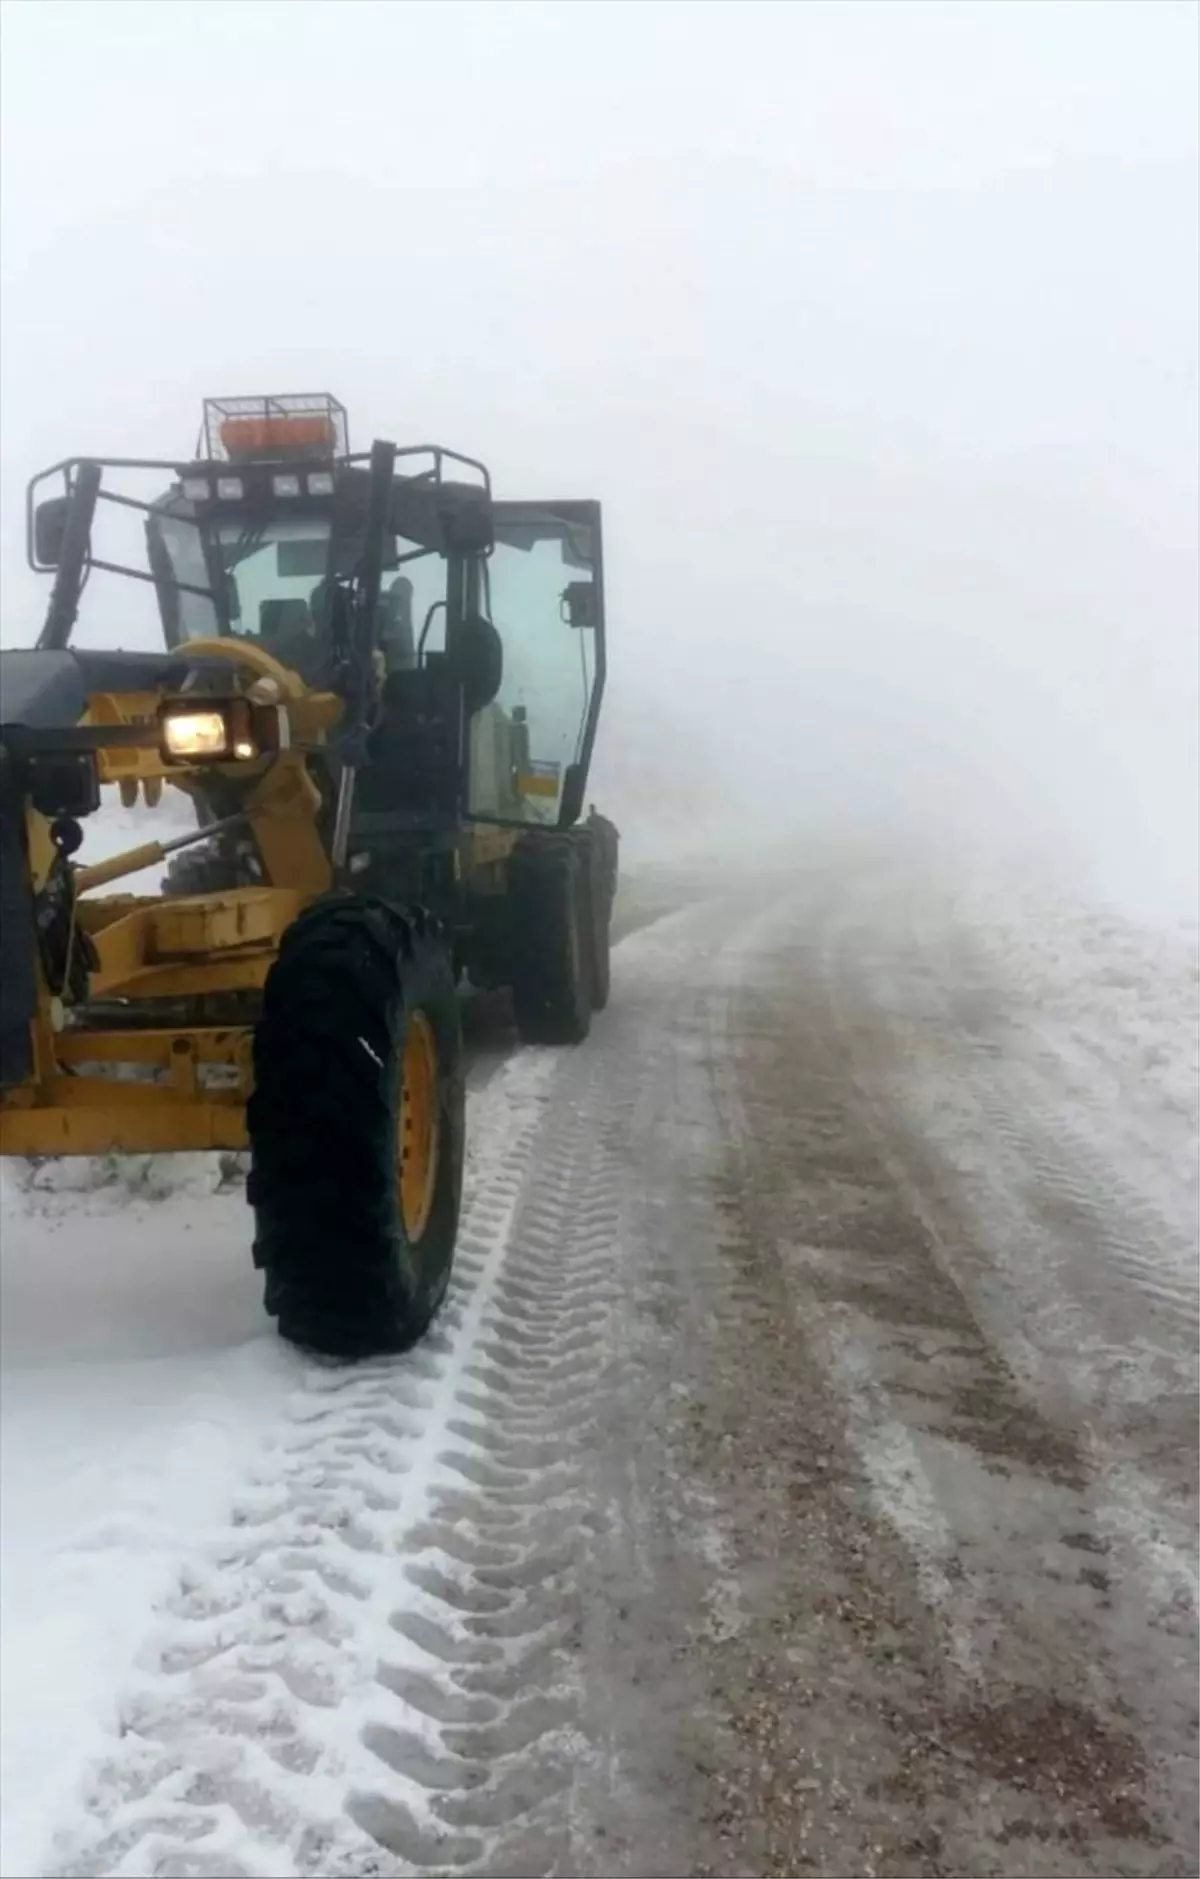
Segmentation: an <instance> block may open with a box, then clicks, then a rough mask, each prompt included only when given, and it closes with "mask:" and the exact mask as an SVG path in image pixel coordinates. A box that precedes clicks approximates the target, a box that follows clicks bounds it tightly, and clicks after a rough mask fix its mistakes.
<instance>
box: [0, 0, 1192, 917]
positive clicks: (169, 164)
mask: <svg viewBox="0 0 1200 1879" xmlns="http://www.w3.org/2000/svg"><path fill="white" fill-rule="evenodd" d="M1198 17H1200V16H1198V12H1197V8H1196V6H1195V5H1193V4H1190V0H1133V3H1132V4H1123V3H1121V0H1109V3H1105V0H1097V3H1095V4H1093V3H1092V0H1063V3H1061V4H1059V3H1055V0H1047V3H1045V4H1042V3H1040V0H1001V3H1000V4H995V5H993V4H986V5H985V4H980V5H974V4H970V3H969V0H953V3H951V4H921V3H912V4H910V3H909V0H884V4H881V5H876V4H872V3H871V0H841V3H840V4H831V5H826V4H817V3H815V0H809V3H808V4H789V3H788V0H768V4H766V5H758V4H753V3H752V0H738V3H737V4H725V3H724V0H707V3H705V0H668V3H667V4H656V3H654V0H636V3H635V0H602V4H599V5H592V4H589V3H588V0H565V3H562V4H551V5H534V4H528V5H525V4H507V5H505V4H499V5H492V6H485V5H475V4H469V3H467V0H435V4H433V5H425V4H418V3H415V0H414V3H410V4H404V3H402V0H381V3H379V4H375V3H374V0H337V3H336V4H324V3H322V0H312V3H311V4H309V3H306V0H267V3H266V4H257V3H254V0H203V3H202V4H198V5H196V4H192V3H191V0H163V3H161V4H160V3H158V0H151V3H150V4H141V3H140V0H138V3H134V4H115V3H114V0H83V3H82V4H76V3H75V0H4V5H3V8H2V11H0V28H2V43H0V74H2V83H3V99H2V111H0V135H2V140H3V151H2V155H3V163H2V168H0V187H2V189H3V205H2V206H3V223H2V230H0V233H2V255H0V262H2V270H3V273H2V290H3V300H2V304H0V313H2V325H0V339H2V373H3V379H2V386H0V408H2V413H3V424H2V427H0V471H2V473H3V491H2V495H0V553H2V556H3V564H2V565H3V574H4V607H3V617H2V624H0V632H2V634H3V637H4V639H5V641H6V642H7V643H10V644H12V643H21V642H28V641H29V640H31V639H32V637H33V635H34V633H35V631H36V628H37V624H38V617H39V612H40V608H41V606H42V604H43V603H44V594H43V593H42V591H41V590H40V588H39V587H38V586H37V584H35V583H33V582H32V581H31V580H29V578H28V577H27V576H26V575H25V574H24V572H23V566H22V541H21V527H22V524H21V501H22V490H23V484H24V481H25V479H26V477H27V476H28V475H29V474H30V473H31V472H32V471H33V470H34V469H35V468H37V467H40V466H41V465H42V464H44V463H48V462H50V461H52V460H54V459H55V458H57V457H59V456H61V455H65V454H68V453H72V452H76V451H83V450H96V451H103V452H109V453H113V454H120V453H122V452H129V453H131V454H136V453H141V452H145V453H148V454H150V453H155V454H157V453H161V454H163V455H168V456H170V455H174V454H176V453H178V452H181V451H186V450H188V449H190V447H191V445H192V442H193V439H194V436H195V432H196V428H197V420H198V412H199V403H200V399H201V398H202V397H203V395H204V394H205V393H210V392H217V393H219V392H240V391H256V390H307V389H323V388H328V389H330V390H333V391H335V392H336V393H337V394H338V395H339V396H340V397H341V398H342V399H343V400H344V401H345V402H346V403H347V404H348V406H349V407H350V413H351V423H352V431H353V434H354V437H355V441H356V443H357V444H358V445H359V446H360V447H361V446H364V445H365V444H366V443H367V442H368V441H369V438H370V435H371V434H382V435H389V436H393V437H395V438H396V439H397V441H400V442H404V441H417V440H423V439H426V438H429V437H436V438H438V439H440V440H441V441H444V442H446V443H448V444H452V445H456V446H458V447H460V448H462V449H465V450H467V451H470V452H471V453H473V454H477V455H480V456H483V457H484V458H486V459H487V460H488V462H489V463H490V464H491V467H492V470H493V474H494V477H495V479H496V482H497V484H498V486H499V487H500V489H501V490H502V491H503V492H504V493H508V494H512V495H539V494H547V495H556V494H563V495H567V494H573V495H594V496H599V497H600V498H601V499H602V500H603V501H604V504H605V510H606V519H607V530H608V541H607V550H608V584H609V600H610V635H611V645H610V658H611V663H612V670H613V676H612V690H611V694H610V700H609V703H610V710H609V712H608V715H607V718H606V723H605V729H604V738H603V760H604V773H605V775H606V776H607V777H608V778H609V779H610V782H611V787H612V789H613V790H614V791H615V792H616V794H617V795H618V796H619V798H620V806H621V810H622V814H623V816H624V818H625V820H626V821H628V820H630V819H631V818H634V819H636V817H637V815H638V813H639V808H638V799H639V789H640V787H641V783H640V779H642V778H643V777H648V776H649V775H650V774H651V772H653V774H654V776H655V778H656V790H657V788H658V787H659V786H660V785H659V781H658V779H660V778H661V772H662V770H663V766H664V761H665V763H666V766H667V771H668V777H671V776H674V777H676V778H677V779H678V783H679V787H680V790H681V792H682V793H684V794H685V796H689V797H690V796H693V795H694V797H695V801H696V807H697V811H698V812H701V811H703V810H705V809H706V808H707V806H708V797H709V796H711V795H713V794H716V793H719V792H720V791H734V792H736V793H737V795H738V800H739V803H740V802H741V801H742V800H743V799H745V798H749V799H751V800H756V801H757V803H758V804H759V805H760V809H761V813H762V815H763V816H764V817H767V818H777V817H780V816H784V815H790V814H791V813H793V812H795V813H797V814H799V815H802V816H805V817H809V816H813V815H819V816H821V817H828V818H845V819H852V820H856V821H858V822H860V823H862V824H865V825H867V826H872V825H875V826H878V825H880V824H882V822H883V821H885V820H887V819H890V820H891V821H893V822H895V821H897V820H898V821H899V822H900V823H904V822H905V821H907V822H908V823H911V824H912V825H914V826H917V827H920V828H921V829H923V830H924V831H926V832H928V831H929V830H931V829H932V830H933V831H934V832H935V833H936V831H937V830H938V828H939V827H941V826H943V825H944V826H945V828H946V829H947V830H948V831H949V830H951V829H952V828H957V829H959V830H961V829H962V828H963V827H964V826H965V827H967V828H968V829H970V828H977V830H978V831H979V833H980V835H981V836H983V837H986V839H988V840H997V841H998V840H999V839H1001V835H1002V833H1003V832H1005V831H1006V830H1011V829H1012V828H1014V827H1015V828H1017V829H1019V830H1020V831H1021V832H1022V833H1023V834H1027V835H1029V836H1030V837H1035V836H1036V837H1037V838H1038V839H1040V840H1044V842H1045V843H1046V845H1048V846H1049V847H1051V848H1053V847H1055V846H1059V847H1062V848H1063V849H1064V851H1065V853H1066V855H1067V856H1068V857H1069V858H1070V859H1071V861H1072V862H1074V861H1076V860H1078V861H1082V862H1085V863H1087V864H1089V865H1091V866H1093V867H1094V868H1095V869H1096V870H1097V871H1098V873H1099V875H1100V877H1101V879H1102V881H1103V882H1104V883H1105V884H1106V885H1107V886H1108V887H1109V888H1111V890H1112V891H1116V892H1122V893H1126V894H1129V895H1132V894H1135V893H1136V894H1139V895H1153V896H1159V897H1161V896H1164V895H1165V896H1166V899H1167V900H1168V901H1171V900H1172V898H1173V899H1174V901H1175V902H1176V903H1178V901H1179V898H1180V896H1182V897H1183V898H1184V899H1185V900H1186V898H1187V897H1188V895H1189V894H1194V882H1195V859H1194V856H1195V846H1196V741H1197V740H1196V713H1197V702H1196V701H1197V682H1196V666H1197V658H1196V636H1197V613H1196V609H1197V573H1196V562H1197V545H1196V519H1195V518H1196V505H1197V493H1198V483H1197V406H1198V397H1200V393H1198V385H1197V338H1196V333H1197V20H1198Z"/></svg>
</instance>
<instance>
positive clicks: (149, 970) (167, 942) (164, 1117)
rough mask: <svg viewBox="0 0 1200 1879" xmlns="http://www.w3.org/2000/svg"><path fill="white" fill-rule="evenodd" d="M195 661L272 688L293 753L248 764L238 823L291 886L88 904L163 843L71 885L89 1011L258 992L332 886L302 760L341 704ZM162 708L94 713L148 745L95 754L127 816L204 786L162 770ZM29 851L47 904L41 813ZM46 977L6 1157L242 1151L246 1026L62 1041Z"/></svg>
mask: <svg viewBox="0 0 1200 1879" xmlns="http://www.w3.org/2000/svg"><path fill="white" fill-rule="evenodd" d="M189 652H190V653H191V654H192V655H193V656H195V655H203V654H206V653H209V654H212V655H214V656H219V657H221V658H222V659H225V660H228V659H229V657H230V656H231V653H232V654H233V655H234V656H235V657H236V658H237V660H238V662H239V664H240V665H242V666H243V667H244V668H246V676H247V678H248V680H249V681H250V682H251V683H253V682H255V681H263V680H265V681H267V682H268V689H269V690H270V691H271V694H272V696H273V697H274V698H275V699H276V700H277V702H278V707H279V710H280V712H281V714H286V742H285V747H283V748H281V749H280V750H279V751H278V752H276V753H273V754H271V755H269V756H264V757H261V758H258V759H256V760H255V761H254V763H253V764H246V763H239V764H238V765H237V766H236V770H237V773H238V775H239V776H241V777H243V778H245V777H246V776H247V774H248V773H249V775H250V776H251V777H252V778H256V781H255V787H254V788H253V789H252V791H251V792H250V794H249V796H248V798H247V799H246V804H245V819H246V823H247V827H248V829H249V831H250V833H251V834H252V835H253V837H254V839H255V841H256V843H257V846H258V850H259V853H260V855H261V857H262V861H263V866H264V869H265V872H266V875H267V879H268V882H273V881H278V880H284V881H287V882H288V883H289V885H288V886H287V887H276V886H271V885H267V886H256V887H243V888H236V889H231V890H229V891H228V892H225V893H219V894H206V895H201V896H195V897H181V898H174V897H172V898H164V897H162V896H154V897H141V896H138V895H134V894H120V895H115V896H111V897H106V898H103V899H101V898H92V897H90V895H91V892H92V890H94V889H95V888H97V887H101V886H105V885H107V884H108V883H110V882H112V881H115V880H118V879H121V878H124V877H125V876H128V875H130V874H133V873H136V872H137V871H139V870H140V869H142V868H145V867H149V866H152V865H154V864H155V863H156V862H158V861H161V860H162V859H163V848H162V846H161V844H159V843H156V842H149V843H145V844H142V845H141V846H139V847H137V848H133V849H128V850H126V851H124V852H123V853H121V854H119V855H113V856H111V857H109V858H108V859H106V860H104V861H102V862H99V863H97V864H96V865H94V866H93V867H90V868H88V867H81V868H78V869H76V871H75V889H76V893H77V895H78V896H79V898H78V899H77V900H76V903H75V920H76V926H77V930H79V931H82V932H84V933H86V934H87V935H88V937H89V938H90V940H91V942H92V944H93V946H94V948H95V951H96V955H97V958H98V966H97V968H96V970H94V971H93V972H92V974H91V978H90V986H89V996H92V997H104V998H118V999H119V998H136V999H138V1000H139V1001H141V1000H144V999H160V998H161V999H180V998H185V999H193V998H200V997H203V996H205V995H207V994H213V993H228V992H237V991H254V990H258V989H261V987H262V985H263V984H264V982H265V979H266V976H267V972H268V970H269V968H270V966H271V963H272V961H273V959H274V957H275V955H276V953H277V951H278V948H279V942H280V940H281V939H282V937H283V933H284V931H285V929H286V928H287V927H288V926H289V925H290V924H291V922H292V921H293V920H294V919H295V918H296V915H297V914H298V913H299V912H300V910H301V908H302V907H303V906H304V905H306V904H307V902H309V901H310V900H313V899H315V898H316V897H317V896H318V895H320V894H322V893H324V892H325V891H326V890H327V889H328V888H329V886H330V885H331V875H330V864H329V857H328V855H327V854H326V852H325V848H324V846H323V844H322V842H321V838H320V834H319V831H318V827H317V811H318V808H319V806H320V796H319V793H318V791H317V788H316V785H315V784H314V783H313V781H312V778H311V777H310V776H309V774H308V770H307V767H306V762H305V754H306V752H307V751H311V750H313V749H315V748H317V747H318V746H319V745H320V744H322V743H323V742H324V740H325V736H326V733H327V731H328V730H329V728H330V727H331V726H332V725H334V724H335V723H336V722H337V720H338V718H339V716H340V715H341V712H342V702H341V700H340V699H339V698H337V697H335V696H334V695H333V694H332V693H318V692H309V691H307V690H306V688H305V686H304V685H303V683H302V681H301V680H300V679H299V678H297V676H296V675H295V674H294V673H293V672H290V671H289V670H287V668H285V667H284V666H282V665H280V664H278V663H277V661H275V660H274V659H272V658H271V657H270V656H269V654H267V653H265V652H263V651H262V650H261V648H259V647H257V646H253V645H247V644H244V643H243V644H239V645H237V646H236V647H233V646H231V644H230V642H229V641H226V640H221V641H211V642H210V641H204V642H196V643H195V644H193V645H192V646H190V647H189ZM162 703H163V695H162V694H159V693H157V692H145V693H124V694H113V693H108V694H101V695H96V696H93V697H92V698H91V699H90V700H89V701H88V710H87V713H86V715H85V717H84V719H83V722H84V724H90V725H106V726H117V725H121V726H129V727H132V726H144V728H145V741H144V743H143V742H140V741H139V742H137V743H135V744H133V745H129V744H126V745H123V746H120V747H109V748H102V749H100V750H99V751H98V752H97V753H96V757H97V767H98V771H99V778H100V782H101V784H102V785H103V784H116V785H118V786H119V787H120V790H121V795H122V799H123V800H124V801H125V802H126V803H132V802H133V801H135V800H137V797H138V795H139V794H140V796H141V797H142V799H143V800H144V801H145V802H146V803H147V805H148V806H151V807H152V806H154V805H155V804H156V803H157V802H158V801H159V800H160V799H161V795H162V789H163V785H164V783H165V782H170V783H172V784H174V785H175V786H176V787H178V788H180V789H182V790H184V791H185V792H186V791H187V790H188V788H189V780H190V779H195V777H196V775H197V774H198V770H197V767H191V766H189V767H181V766H180V765H179V764H177V763H170V762H167V761H166V760H165V759H164V757H163V754H162V751H161V747H160V742H159V728H158V712H159V707H160V706H161V704H162ZM231 767H232V766H231ZM26 839H27V852H28V856H29V864H30V869H31V873H32V879H33V885H34V888H35V889H38V888H41V887H42V886H43V885H44V884H45V881H46V878H47V875H48V873H49V869H50V866H51V864H52V862H53V860H54V856H55V849H54V846H53V843H52V841H51V838H50V830H49V824H48V823H47V821H46V819H45V818H44V817H43V816H41V815H40V814H38V812H37V811H36V810H34V809H32V808H30V809H29V810H28V813H27V817H26ZM38 974H39V990H38V1008H37V1014H36V1017H35V1019H34V1021H33V1043H34V1079H33V1081H32V1082H30V1083H28V1084H24V1085H21V1086H19V1087H17V1088H15V1089H10V1090H8V1091H6V1092H4V1093H3V1094H2V1095H0V1155H24V1156H31V1155H32V1156H36V1155H97V1154H103V1153H106V1152H110V1151H115V1152H128V1153H160V1152H164V1151H171V1150H186V1149H239V1148H244V1147H245V1146H246V1124H245V1105H246V1099H247V1097H248V1095H249V1093H250V1084H251V1036H252V1030H251V1027H250V1026H248V1025H235V1026H231V1027H229V1028H224V1029H222V1028H214V1027H212V1026H207V1027H201V1026H195V1027H182V1028H172V1027H164V1028H162V1029H153V1028H141V1027H139V1028H137V1029H112V1030H104V1029H92V1028H89V1029H86V1030H84V1029H79V1030H71V1029H66V1028H64V1012H63V1007H62V1004H61V1002H60V1001H59V1000H58V999H57V998H55V997H53V996H52V994H51V992H50V989H49V987H48V985H47V984H46V981H45V977H44V974H43V973H42V969H41V964H40V961H39V965H38ZM127 1069H134V1070H135V1071H141V1072H143V1073H144V1072H146V1071H147V1070H149V1071H152V1072H156V1073H157V1074H156V1075H155V1077H154V1080H153V1081H127V1080H125V1079H124V1078H123V1077H122V1074H121V1073H122V1071H123V1070H127Z"/></svg>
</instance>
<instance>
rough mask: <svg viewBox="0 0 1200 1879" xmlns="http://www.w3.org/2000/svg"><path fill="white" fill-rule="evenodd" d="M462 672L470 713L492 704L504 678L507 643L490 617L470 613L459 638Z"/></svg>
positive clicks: (464, 696) (470, 715)
mask: <svg viewBox="0 0 1200 1879" xmlns="http://www.w3.org/2000/svg"><path fill="white" fill-rule="evenodd" d="M459 671H460V672H461V674H462V686H463V701H464V703H465V705H466V707H467V715H468V716H469V717H474V715H475V713H476V712H477V711H482V710H483V707H484V706H485V705H490V704H491V702H492V700H493V699H494V698H495V696H496V693H497V692H498V691H499V690H500V686H501V683H502V681H503V678H504V645H503V642H502V641H501V638H500V635H499V633H498V632H497V631H496V629H495V627H494V626H493V625H492V623H491V621H490V620H485V619H484V617H483V615H482V614H481V613H469V614H468V615H467V617H466V619H465V620H464V621H463V623H462V630H461V637H460V639H459Z"/></svg>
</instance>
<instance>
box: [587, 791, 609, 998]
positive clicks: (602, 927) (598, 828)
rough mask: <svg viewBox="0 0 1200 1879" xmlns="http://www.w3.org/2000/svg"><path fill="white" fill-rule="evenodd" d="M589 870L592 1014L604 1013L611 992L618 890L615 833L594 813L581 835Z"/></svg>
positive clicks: (605, 819) (589, 959) (605, 820)
mask: <svg viewBox="0 0 1200 1879" xmlns="http://www.w3.org/2000/svg"><path fill="white" fill-rule="evenodd" d="M581 835H582V838H583V844H584V848H585V852H586V855H587V868H588V938H589V958H588V967H589V974H590V983H591V996H592V1010H593V1011H603V1010H604V1007H605V1006H606V1005H607V1003H608V999H609V993H610V991H611V989H612V915H613V902H614V900H615V899H616V888H617V839H618V838H617V831H616V828H615V827H614V825H613V824H612V823H611V822H609V821H608V819H607V818H606V817H605V816H598V815H596V814H595V813H594V812H593V813H592V815H591V816H590V817H589V818H588V821H587V823H586V824H585V826H584V828H583V830H582V831H581Z"/></svg>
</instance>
